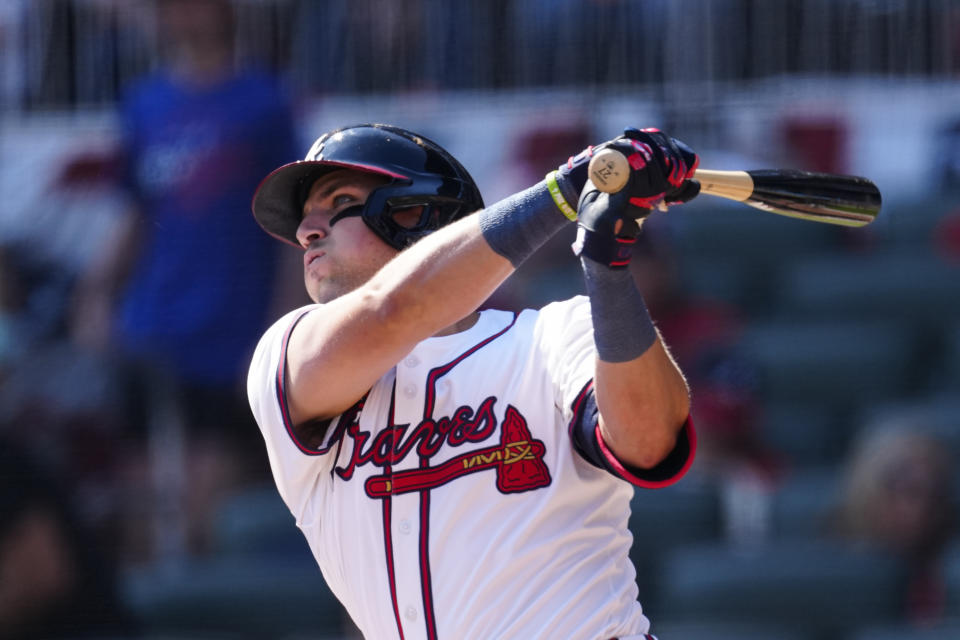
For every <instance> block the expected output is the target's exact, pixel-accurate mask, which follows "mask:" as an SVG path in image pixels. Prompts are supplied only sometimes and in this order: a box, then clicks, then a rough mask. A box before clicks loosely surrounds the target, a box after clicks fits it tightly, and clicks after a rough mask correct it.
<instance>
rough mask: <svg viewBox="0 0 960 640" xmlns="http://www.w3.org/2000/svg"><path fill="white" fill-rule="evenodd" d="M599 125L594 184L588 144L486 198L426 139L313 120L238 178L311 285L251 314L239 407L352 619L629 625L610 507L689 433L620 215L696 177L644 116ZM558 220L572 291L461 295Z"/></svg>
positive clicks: (443, 634)
mask: <svg viewBox="0 0 960 640" xmlns="http://www.w3.org/2000/svg"><path fill="white" fill-rule="evenodd" d="M602 146H613V147H615V148H617V149H618V150H620V151H622V152H624V153H625V155H627V156H628V158H629V160H630V165H631V168H632V169H631V175H630V178H629V182H628V184H627V187H626V188H625V189H624V190H623V191H621V192H619V193H618V194H616V195H611V196H608V195H607V194H601V193H599V192H598V191H596V190H595V189H593V188H592V184H591V183H589V182H588V180H587V163H588V161H589V159H590V157H591V155H592V153H593V151H594V149H593V148H588V149H587V150H585V151H583V152H581V153H580V154H578V155H577V156H576V157H573V158H571V159H570V160H569V161H568V162H566V163H564V164H563V165H562V166H561V167H560V168H559V169H557V170H556V171H552V172H551V173H549V174H548V175H547V177H546V179H545V180H543V181H541V182H539V183H538V184H536V185H534V186H533V187H531V188H529V189H527V190H525V191H522V192H520V193H518V194H516V195H514V196H512V197H510V198H507V199H505V200H503V201H501V202H498V203H496V204H494V205H493V206H490V207H487V208H484V204H483V201H482V199H481V196H480V193H479V191H478V190H477V187H476V185H475V184H474V182H473V180H472V179H471V177H470V175H469V174H468V173H467V171H466V170H465V169H464V168H463V167H462V166H461V165H460V163H459V162H457V160H456V159H454V158H453V157H452V156H451V155H450V154H449V153H447V152H446V151H444V150H443V149H442V148H441V147H440V146H438V145H437V144H435V143H433V142H431V141H430V140H428V139H427V138H424V137H423V136H420V135H417V134H415V133H412V132H409V131H406V130H403V129H399V128H396V127H391V126H386V125H373V124H364V125H359V126H351V127H346V128H342V129H338V130H336V131H332V132H330V133H327V134H324V135H323V136H321V137H320V138H319V139H318V140H317V141H316V142H315V143H314V145H313V147H312V148H311V149H310V151H309V153H308V154H307V156H306V159H305V160H303V161H300V162H294V163H292V164H288V165H285V166H283V167H281V168H279V169H277V170H276V171H274V172H273V173H271V174H270V175H269V176H267V178H266V179H265V180H264V181H263V183H262V184H261V185H260V187H259V189H258V191H257V193H256V195H255V196H254V200H253V211H254V215H255V217H256V219H257V221H258V222H259V223H260V225H261V226H262V227H263V228H264V229H265V230H266V231H267V232H268V233H270V234H272V235H273V236H275V237H277V238H279V239H280V240H283V241H285V242H288V243H291V244H295V245H297V246H299V247H301V248H302V249H303V251H304V254H303V256H304V280H305V284H306V288H307V291H308V292H309V294H310V297H311V299H312V300H314V301H315V304H312V305H309V306H306V307H303V308H300V309H296V310H295V311H292V312H290V313H289V314H287V315H286V316H284V317H283V318H281V319H280V320H279V321H277V322H276V324H274V325H273V326H272V327H271V328H270V329H269V330H268V331H267V332H266V333H265V334H264V336H263V338H262V339H261V341H260V343H259V345H258V347H257V349H256V352H255V354H254V356H253V361H252V364H251V366H250V374H249V378H248V394H249V399H250V404H251V407H252V409H253V413H254V415H255V417H256V419H257V421H258V423H259V425H260V428H261V430H262V432H263V436H264V438H265V440H266V446H267V453H268V456H269V459H270V464H271V467H272V470H273V475H274V478H275V480H276V483H277V487H278V489H279V492H280V494H281V496H282V497H283V499H284V501H285V502H286V504H287V506H288V507H289V508H290V510H291V512H292V513H293V515H294V516H295V518H296V523H297V526H298V527H300V529H301V530H302V531H303V533H304V535H305V536H306V538H307V540H308V542H309V544H310V548H311V549H312V551H313V554H314V557H315V558H316V560H317V563H318V564H319V565H320V568H321V570H322V572H323V575H324V577H325V579H326V581H327V583H328V584H329V586H330V588H331V590H332V591H333V592H334V594H335V595H336V596H337V597H338V598H339V599H340V600H341V601H342V603H343V604H344V606H345V607H346V609H347V611H348V612H349V614H350V616H351V617H352V619H353V621H354V622H355V623H356V625H357V627H358V628H359V629H360V631H361V632H362V633H363V635H364V637H366V638H371V639H377V640H382V639H386V638H400V639H403V640H415V639H429V640H434V639H437V638H443V639H457V640H461V639H470V638H478V639H490V638H517V639H524V640H527V639H530V638H550V639H556V638H576V639H581V638H582V639H585V640H607V639H610V638H620V639H621V640H626V639H628V638H629V639H637V638H652V637H653V636H650V635H647V634H648V633H649V627H650V624H649V621H648V620H647V618H646V617H645V616H644V613H643V611H642V608H641V605H640V603H638V602H637V593H638V590H637V587H636V583H635V579H636V575H635V571H634V568H633V566H632V564H631V563H630V561H629V559H628V556H627V553H628V551H629V549H630V545H631V541H632V538H631V535H630V533H629V531H628V529H627V519H628V516H629V502H630V499H631V496H632V495H633V486H639V487H645V488H657V487H662V486H665V485H668V484H670V483H672V482H674V481H675V480H677V479H678V478H679V477H680V476H682V475H683V473H684V472H685V471H686V470H687V468H688V467H689V466H690V463H691V461H692V458H693V454H694V450H695V436H694V432H693V428H692V426H691V424H690V422H689V419H688V411H689V399H688V390H687V386H686V382H685V380H684V378H683V376H682V374H681V372H680V371H679V370H678V369H677V367H676V365H675V364H674V362H673V360H672V359H671V357H670V355H669V354H668V352H667V350H666V348H665V347H664V345H663V343H662V341H661V340H660V337H659V335H658V333H657V331H656V329H655V328H654V325H653V323H652V322H651V319H650V317H649V315H648V314H647V311H646V308H645V306H644V303H643V299H642V298H641V296H640V294H639V293H638V291H637V289H636V287H635V285H634V283H633V280H632V278H631V276H630V274H629V272H628V271H627V269H626V266H627V264H628V262H629V260H630V245H631V244H632V243H633V242H634V240H635V239H636V237H637V234H638V232H639V225H638V223H637V222H636V221H635V220H636V219H637V218H642V217H643V216H644V215H646V214H648V213H649V212H650V211H651V210H652V208H654V207H656V206H658V205H662V204H664V203H666V204H670V203H675V202H684V201H686V200H689V199H690V198H692V197H693V196H695V195H696V193H697V192H698V190H699V185H698V184H697V183H696V182H695V181H693V180H690V178H691V176H692V175H693V171H694V169H695V167H696V165H697V162H698V159H697V156H696V155H695V154H694V153H693V152H692V151H690V150H689V149H688V148H687V147H686V146H685V145H683V144H682V143H680V142H678V141H676V140H673V139H672V138H669V137H667V136H666V135H664V134H663V133H661V132H659V131H656V130H643V131H639V130H636V129H628V130H627V131H626V132H625V133H624V135H623V136H620V137H618V138H616V139H614V140H611V141H609V142H607V143H605V144H604V145H602ZM585 187H586V188H585ZM574 222H575V223H576V224H577V225H578V226H579V229H578V236H577V241H576V243H575V244H574V253H575V254H576V255H577V256H579V259H580V261H581V264H582V266H583V272H584V276H585V280H586V290H587V292H588V296H578V297H575V298H573V299H570V300H566V301H562V302H556V303H553V304H549V305H547V306H546V307H544V308H542V309H540V310H539V311H534V310H527V311H523V312H521V313H519V314H517V313H510V312H504V311H497V310H485V311H482V312H478V311H477V309H478V307H480V305H481V303H483V301H484V300H485V299H486V298H487V297H488V296H489V295H490V294H491V293H492V292H493V291H494V290H495V289H496V288H497V287H498V286H499V285H500V284H501V283H502V282H503V280H504V279H506V278H507V276H509V275H510V274H511V273H512V272H513V270H514V269H515V268H516V267H517V266H518V265H519V264H521V263H522V262H523V261H524V259H525V258H527V257H528V256H529V255H531V254H532V253H533V252H534V251H535V250H536V249H537V248H538V247H539V246H541V245H542V244H543V243H544V242H545V241H546V240H547V239H548V238H549V237H550V236H552V235H553V234H554V233H555V232H556V231H558V230H559V229H561V228H562V227H564V225H566V224H574ZM631 485H633V486H631Z"/></svg>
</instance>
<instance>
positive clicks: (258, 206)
mask: <svg viewBox="0 0 960 640" xmlns="http://www.w3.org/2000/svg"><path fill="white" fill-rule="evenodd" d="M337 169H352V170H355V171H363V172H366V173H374V174H377V175H382V176H387V177H389V178H392V179H400V180H406V179H409V178H408V177H407V176H404V175H401V174H399V173H394V172H392V171H388V170H386V169H382V168H380V167H372V166H369V165H364V164H359V163H351V162H335V161H330V160H298V161H296V162H291V163H290V164H285V165H283V166H282V167H280V168H278V169H275V170H274V171H272V172H271V173H270V174H269V175H268V176H267V177H266V178H264V179H263V181H262V182H261V183H260V186H258V187H257V190H256V192H254V194H253V202H252V203H251V209H252V210H253V217H254V218H255V219H256V221H257V224H259V225H260V227H262V228H263V230H264V231H266V232H267V233H269V234H270V235H271V236H273V237H274V238H277V239H278V240H281V241H283V242H286V243H287V244H291V245H293V246H295V247H300V243H299V242H298V241H297V228H298V227H299V226H300V220H301V219H302V217H303V210H302V207H303V202H302V201H301V200H300V198H301V196H302V194H303V193H304V186H305V185H306V183H307V181H309V182H310V183H313V182H315V181H316V180H317V178H320V177H321V176H323V175H324V174H327V173H330V172H331V171H335V170H337Z"/></svg>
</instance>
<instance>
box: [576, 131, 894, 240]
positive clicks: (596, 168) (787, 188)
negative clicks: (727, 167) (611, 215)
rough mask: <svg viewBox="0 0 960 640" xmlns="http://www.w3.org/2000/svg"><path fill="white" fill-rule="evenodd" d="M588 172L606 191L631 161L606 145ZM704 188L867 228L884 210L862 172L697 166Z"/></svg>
mask: <svg viewBox="0 0 960 640" xmlns="http://www.w3.org/2000/svg"><path fill="white" fill-rule="evenodd" d="M588 171H589V176H590V180H591V181H592V182H593V184H594V185H595V186H596V187H597V188H598V189H599V190H600V191H604V192H606V193H616V192H617V191H620V190H621V189H622V188H623V187H624V185H626V184H627V179H628V178H629V177H630V165H629V163H628V162H627V158H626V156H624V155H623V154H622V153H620V152H619V151H617V150H616V149H609V148H607V149H601V150H600V151H598V152H597V153H596V154H594V156H593V158H592V159H591V160H590V165H589V169H588ZM693 177H694V179H695V180H697V181H699V182H700V192H701V193H708V194H710V195H712V196H720V197H721V198H729V199H731V200H737V201H739V202H743V203H745V204H748V205H750V206H752V207H756V208H758V209H763V210H764V211H769V212H770V213H776V214H779V215H783V216H789V217H791V218H800V219H802V220H812V221H813V222H823V223H826V224H836V225H842V226H845V227H862V226H864V225H866V224H869V223H871V222H873V220H874V218H876V217H877V214H878V213H879V212H880V190H879V189H877V186H876V185H875V184H873V182H871V181H870V180H868V179H866V178H860V177H857V176H843V175H836V174H831V173H813V172H810V171H794V170H789V169H760V170H756V171H710V170H706V169H697V171H696V172H695V173H694V176H693Z"/></svg>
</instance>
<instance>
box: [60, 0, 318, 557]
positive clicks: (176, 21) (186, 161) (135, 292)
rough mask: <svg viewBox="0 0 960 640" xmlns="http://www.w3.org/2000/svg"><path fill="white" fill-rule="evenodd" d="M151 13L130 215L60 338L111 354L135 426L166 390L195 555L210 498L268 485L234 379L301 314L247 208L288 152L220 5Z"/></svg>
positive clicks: (280, 110) (285, 111)
mask: <svg viewBox="0 0 960 640" xmlns="http://www.w3.org/2000/svg"><path fill="white" fill-rule="evenodd" d="M156 8H157V12H158V13H157V25H158V28H159V39H158V40H159V42H160V43H161V44H162V45H163V46H164V47H165V51H164V60H165V65H164V66H163V67H162V68H161V69H160V70H159V71H157V72H156V73H154V74H152V75H150V76H148V77H146V78H143V79H142V80H140V81H138V82H137V83H135V84H134V86H132V87H131V88H130V89H129V91H128V92H127V95H126V97H125V99H124V101H123V104H122V107H121V111H120V120H121V124H122V128H123V155H124V169H123V174H124V178H123V181H124V187H125V188H126V190H127V192H128V194H129V197H130V204H131V206H130V215H128V216H125V218H124V220H123V221H122V222H121V223H120V224H118V225H117V226H118V228H117V231H116V233H115V234H114V237H113V238H112V240H111V243H110V247H109V250H108V251H106V252H105V253H104V254H103V255H102V256H101V258H102V259H101V260H99V261H98V262H96V264H95V265H94V266H93V267H92V268H91V269H90V270H89V272H88V273H86V274H85V276H84V278H83V279H82V281H81V282H80V284H79V285H78V288H77V298H76V307H75V314H74V319H73V334H74V336H75V338H76V339H77V340H78V342H79V343H81V344H84V345H93V346H96V347H100V348H107V347H108V346H110V347H115V348H116V349H117V350H118V351H119V352H120V355H121V356H122V358H123V359H124V361H125V362H127V363H128V364H129V367H130V371H131V374H132V376H131V377H132V379H133V380H134V381H135V382H134V384H133V385H132V387H133V388H134V389H139V390H140V396H141V407H142V409H143V410H144V411H145V412H146V413H144V414H143V416H142V417H143V422H144V424H146V423H147V422H148V421H149V420H150V419H151V418H150V414H151V413H152V414H153V415H154V416H155V415H156V412H157V411H162V410H163V409H162V408H158V407H157V406H156V398H157V397H158V394H157V393H156V389H157V387H158V386H159V387H161V389H169V390H170V392H169V397H168V398H164V397H163V396H164V393H165V392H164V391H161V392H160V394H159V397H161V399H162V400H163V401H164V402H166V401H167V400H168V399H169V398H174V399H175V402H176V405H177V406H176V407H175V408H174V410H173V411H172V412H168V413H171V415H179V422H181V423H182V424H183V427H184V429H185V431H186V434H187V438H188V442H187V444H186V445H185V447H184V448H183V450H184V451H185V458H184V460H183V461H182V465H181V466H182V468H180V469H177V468H176V467H177V461H176V452H177V450H179V446H178V445H177V446H173V448H171V450H170V451H168V452H165V453H167V454H168V455H166V456H164V455H159V456H155V458H158V459H160V460H164V463H165V464H168V465H170V467H171V470H170V471H169V472H167V473H166V476H165V477H167V478H176V477H178V476H182V475H187V476H188V477H189V478H190V479H189V481H188V482H189V486H190V490H189V491H184V492H183V497H184V498H186V499H187V500H188V504H187V506H186V508H187V510H188V514H192V516H194V517H191V518H190V519H189V523H188V524H189V525H190V529H189V531H188V535H189V542H190V543H191V548H192V549H194V550H202V549H203V547H204V544H205V536H206V533H207V527H208V525H209V522H208V516H209V513H210V510H211V507H212V505H213V504H215V501H216V500H217V499H218V497H219V496H221V495H222V493H223V492H224V491H226V490H229V489H230V487H232V486H235V485H236V484H237V483H239V482H243V481H245V480H247V479H256V480H260V479H262V478H264V477H265V476H266V473H267V470H266V468H265V466H264V464H263V458H262V455H261V451H260V449H261V447H262V445H263V443H262V441H261V440H260V436H259V432H258V430H257V428H256V425H255V424H254V423H253V422H252V419H251V417H250V412H249V409H248V407H247V403H246V400H245V395H244V393H243V376H244V372H245V368H246V364H247V362H248V359H249V356H250V352H251V350H252V347H253V345H254V343H255V342H256V339H257V337H258V336H259V335H260V333H261V332H262V331H263V329H264V327H265V323H266V322H267V320H268V319H269V318H271V317H273V316H272V315H271V314H272V313H273V312H274V310H272V309H271V305H273V304H277V305H285V304H286V303H289V306H291V307H292V306H293V305H294V304H299V303H300V300H299V298H298V299H297V300H296V302H295V303H294V301H293V300H288V301H286V302H283V301H281V302H278V301H277V299H276V298H275V297H273V296H274V294H275V293H276V291H277V289H276V288H275V287H274V284H275V283H276V282H279V281H281V280H279V279H278V278H279V277H280V275H281V272H283V271H285V270H284V269H282V267H281V263H282V261H281V260H279V258H280V254H279V253H278V252H277V250H276V249H275V248H274V245H275V244H276V243H274V242H272V241H271V240H270V238H268V237H266V236H265V235H264V234H263V232H262V231H261V230H260V229H259V228H258V227H257V225H256V223H255V222H254V220H253V217H252V215H251V214H250V200H251V197H252V194H253V191H254V189H255V188H256V186H257V184H258V183H259V181H260V179H261V178H262V176H263V175H265V174H266V173H268V172H269V171H270V170H272V169H273V168H274V167H276V166H278V165H280V164H283V163H285V162H289V161H291V160H292V159H295V158H296V157H298V156H299V155H300V150H299V149H297V146H296V140H295V133H294V129H293V115H292V113H291V110H290V107H289V104H288V101H287V99H286V97H285V96H284V94H283V92H282V91H281V89H280V87H279V86H278V82H277V80H276V79H275V78H274V77H273V76H272V75H271V74H269V73H267V72H265V71H259V70H252V69H251V70H237V69H235V65H234V58H235V56H234V46H233V45H234V20H233V18H234V15H233V10H232V5H231V3H230V2H228V1H227V0H159V1H158V2H157V3H156ZM290 251H291V252H292V253H294V254H296V253H297V252H295V251H294V250H292V249H291V250H290ZM284 264H285V263H284ZM278 270H280V271H278ZM290 273H296V274H298V273H299V269H296V270H293V271H290ZM298 277H299V276H294V277H293V280H294V283H296V280H297V279H298ZM283 279H284V280H288V281H289V280H290V279H291V277H290V275H286V277H284V278H283ZM154 441H156V439H154ZM165 442H167V445H168V446H169V445H170V443H171V442H174V443H175V442H176V441H175V440H174V441H170V440H169V439H168V440H166V441H165ZM178 482H180V483H181V485H180V488H181V489H182V486H183V484H182V483H183V481H182V480H180V481H178Z"/></svg>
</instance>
